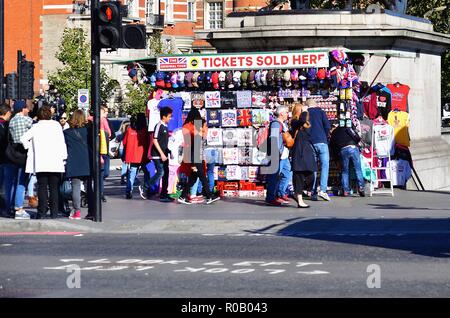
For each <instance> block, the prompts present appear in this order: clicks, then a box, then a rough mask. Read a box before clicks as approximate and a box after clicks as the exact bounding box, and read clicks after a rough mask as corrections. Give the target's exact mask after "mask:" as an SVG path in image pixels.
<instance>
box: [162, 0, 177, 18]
mask: <svg viewBox="0 0 450 318" xmlns="http://www.w3.org/2000/svg"><path fill="white" fill-rule="evenodd" d="M165 4H166V5H165V7H164V15H165V20H166V22H167V23H174V22H175V20H174V17H173V15H174V12H173V11H174V5H173V0H165Z"/></svg>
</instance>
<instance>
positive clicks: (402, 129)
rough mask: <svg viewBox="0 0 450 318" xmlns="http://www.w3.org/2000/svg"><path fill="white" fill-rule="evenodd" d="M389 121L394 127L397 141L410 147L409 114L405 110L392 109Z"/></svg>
mask: <svg viewBox="0 0 450 318" xmlns="http://www.w3.org/2000/svg"><path fill="white" fill-rule="evenodd" d="M388 123H389V125H391V126H392V127H394V134H395V142H396V143H398V144H400V145H402V146H405V147H409V146H410V137H409V114H408V113H407V112H403V111H399V112H396V111H392V112H390V113H389V116H388Z"/></svg>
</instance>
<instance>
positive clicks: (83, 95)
mask: <svg viewBox="0 0 450 318" xmlns="http://www.w3.org/2000/svg"><path fill="white" fill-rule="evenodd" d="M78 108H84V109H88V108H89V90H88V89H79V90H78Z"/></svg>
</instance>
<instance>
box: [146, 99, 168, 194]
mask: <svg viewBox="0 0 450 318" xmlns="http://www.w3.org/2000/svg"><path fill="white" fill-rule="evenodd" d="M160 117H161V121H160V122H159V123H158V124H157V125H156V126H155V134H154V135H153V145H152V149H151V155H152V160H153V162H154V163H155V168H156V174H155V175H154V176H153V177H152V178H151V179H150V180H149V184H150V185H153V184H158V183H159V181H160V180H161V178H162V187H161V194H160V201H161V202H172V201H174V200H173V199H172V198H170V197H169V196H168V194H167V187H168V184H169V158H168V156H169V153H170V151H169V148H168V145H169V131H168V128H167V125H168V123H169V121H170V119H171V118H172V109H171V108H170V107H163V108H161V109H160Z"/></svg>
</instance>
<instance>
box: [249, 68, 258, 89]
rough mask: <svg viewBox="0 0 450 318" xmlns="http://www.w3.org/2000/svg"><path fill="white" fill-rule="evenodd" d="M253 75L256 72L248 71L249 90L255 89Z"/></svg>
mask: <svg viewBox="0 0 450 318" xmlns="http://www.w3.org/2000/svg"><path fill="white" fill-rule="evenodd" d="M255 75H256V72H255V71H253V70H252V71H250V73H248V84H249V86H250V87H251V88H254V87H255Z"/></svg>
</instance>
